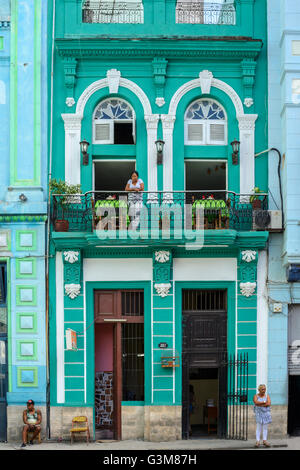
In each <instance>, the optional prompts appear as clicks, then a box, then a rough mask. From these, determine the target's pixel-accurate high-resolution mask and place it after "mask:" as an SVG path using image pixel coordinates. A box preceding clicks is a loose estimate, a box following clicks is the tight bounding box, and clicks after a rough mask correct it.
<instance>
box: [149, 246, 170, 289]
mask: <svg viewBox="0 0 300 470" xmlns="http://www.w3.org/2000/svg"><path fill="white" fill-rule="evenodd" d="M171 268H172V252H171V251H170V250H160V251H155V252H154V253H153V280H154V282H155V283H157V284H169V283H170V280H171Z"/></svg>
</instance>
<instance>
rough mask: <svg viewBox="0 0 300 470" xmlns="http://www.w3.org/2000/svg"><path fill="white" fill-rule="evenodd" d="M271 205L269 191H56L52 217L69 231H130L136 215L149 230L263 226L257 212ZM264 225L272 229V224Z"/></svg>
mask: <svg viewBox="0 0 300 470" xmlns="http://www.w3.org/2000/svg"><path fill="white" fill-rule="evenodd" d="M267 209H268V197H267V194H265V193H257V194H255V195H250V194H248V195H240V194H236V193H234V192H230V191H209V192H208V191H176V192H147V191H144V192H138V193H134V192H131V193H130V192H127V191H120V192H116V191H89V192H87V193H85V194H76V195H73V194H72V195H68V194H53V195H52V210H51V220H52V224H53V225H54V229H55V230H57V229H56V228H55V226H56V224H57V221H66V222H67V223H68V224H67V225H68V228H67V230H68V231H72V232H74V231H79V232H92V231H94V230H99V229H101V230H129V229H132V228H133V227H132V220H133V219H134V217H135V216H136V214H138V223H139V225H140V227H147V228H149V230H152V228H153V227H155V229H156V228H157V229H159V230H164V229H167V228H170V229H171V230H173V229H176V228H178V227H179V228H180V227H181V228H183V229H193V230H195V229H198V228H199V229H204V230H207V229H211V230H221V229H234V230H239V231H249V230H256V229H258V227H257V226H256V224H255V215H256V214H257V211H260V212H262V213H265V212H266V211H267ZM199 210H201V211H202V215H203V218H202V225H201V226H200V225H199V224H198V219H197V217H198V214H199ZM105 221H106V222H107V223H106V225H105ZM155 224H157V225H155ZM136 228H137V227H136ZM259 229H260V230H267V228H266V227H265V228H264V227H260V228H259ZM57 231H62V230H61V229H58V230H57Z"/></svg>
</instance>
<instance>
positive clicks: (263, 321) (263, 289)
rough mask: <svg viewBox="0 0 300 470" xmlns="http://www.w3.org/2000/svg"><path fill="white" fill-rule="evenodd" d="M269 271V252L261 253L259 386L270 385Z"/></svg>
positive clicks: (258, 343) (258, 283)
mask: <svg viewBox="0 0 300 470" xmlns="http://www.w3.org/2000/svg"><path fill="white" fill-rule="evenodd" d="M267 269H268V261H267V251H266V250H264V251H260V252H259V254H258V263H257V385H259V384H266V385H267V383H268V315H269V308H268V300H267V299H268V297H267V296H268V292H267Z"/></svg>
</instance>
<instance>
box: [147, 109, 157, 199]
mask: <svg viewBox="0 0 300 470" xmlns="http://www.w3.org/2000/svg"><path fill="white" fill-rule="evenodd" d="M145 121H146V126H147V161H148V191H153V192H156V191H157V162H156V146H155V141H156V140H157V125H158V121H159V114H149V115H146V116H145Z"/></svg>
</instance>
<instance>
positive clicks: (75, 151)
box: [61, 114, 82, 184]
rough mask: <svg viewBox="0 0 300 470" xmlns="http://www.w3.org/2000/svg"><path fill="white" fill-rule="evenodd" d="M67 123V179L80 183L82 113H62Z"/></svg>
mask: <svg viewBox="0 0 300 470" xmlns="http://www.w3.org/2000/svg"><path fill="white" fill-rule="evenodd" d="M61 116H62V118H63V120H64V123H65V181H66V182H67V183H71V184H80V145H79V144H80V141H81V121H82V115H81V114H62V115H61Z"/></svg>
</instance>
